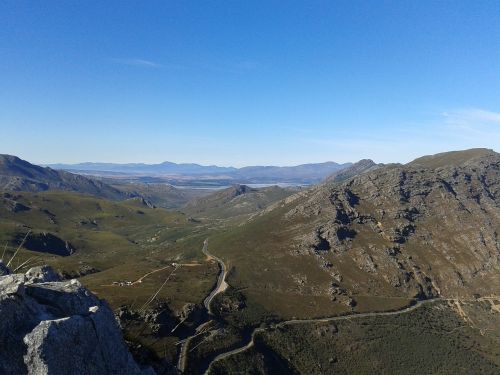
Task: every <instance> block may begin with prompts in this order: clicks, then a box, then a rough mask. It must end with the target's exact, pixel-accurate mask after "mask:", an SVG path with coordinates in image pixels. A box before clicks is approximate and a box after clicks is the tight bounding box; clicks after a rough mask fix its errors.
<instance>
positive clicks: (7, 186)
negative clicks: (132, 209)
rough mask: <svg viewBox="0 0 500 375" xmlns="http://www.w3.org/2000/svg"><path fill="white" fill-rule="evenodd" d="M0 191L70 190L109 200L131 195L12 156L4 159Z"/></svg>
mask: <svg viewBox="0 0 500 375" xmlns="http://www.w3.org/2000/svg"><path fill="white" fill-rule="evenodd" d="M0 190H5V191H31V192H38V191H46V190H67V191H74V192H79V193H84V194H91V195H95V196H99V197H102V198H107V199H124V198H127V197H130V195H129V194H127V193H124V192H122V191H120V190H118V189H115V188H113V187H111V186H109V185H106V184H104V183H102V182H100V181H97V180H94V179H90V178H87V177H84V176H80V175H77V174H73V173H69V172H64V171H56V170H54V169H51V168H43V167H39V166H37V165H34V164H31V163H29V162H27V161H25V160H22V159H19V158H18V157H16V156H12V155H0Z"/></svg>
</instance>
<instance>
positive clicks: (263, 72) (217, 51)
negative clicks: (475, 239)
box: [0, 0, 500, 166]
mask: <svg viewBox="0 0 500 375" xmlns="http://www.w3.org/2000/svg"><path fill="white" fill-rule="evenodd" d="M0 146H1V147H0V153H10V154H15V155H18V156H20V157H22V158H25V159H27V160H29V161H32V162H36V163H53V162H83V161H106V162H148V163H153V162H161V161H165V160H169V161H174V162H198V163H202V164H219V165H234V166H243V165H253V164H276V165H292V164H298V163H306V162H320V161H327V160H332V161H338V162H345V161H356V160H359V159H361V158H372V159H374V160H375V161H377V162H391V161H394V162H405V161H408V160H410V159H412V158H414V157H417V156H420V155H422V154H429V153H435V152H441V151H447V150H453V149H464V148H470V147H488V148H493V149H495V150H497V151H499V150H500V2H499V1H483V0H482V1H473V0H470V1H371V0H370V1H368V0H367V1H353V0H349V1H315V0H304V1H283V0H280V1H273V0H263V1H257V0H255V1H254V0H252V1H246V0H240V1H208V0H207V1H188V0H182V1H181V0H178V1H168V0H164V1H147V0H140V1H125V0H120V1H102V0H98V1H90V0H89V1H51V0H45V1H22V0H5V1H2V2H0Z"/></svg>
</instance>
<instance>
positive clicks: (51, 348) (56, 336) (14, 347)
mask: <svg viewBox="0 0 500 375" xmlns="http://www.w3.org/2000/svg"><path fill="white" fill-rule="evenodd" d="M1 269H2V271H1V272H2V274H4V275H3V276H0V316H1V317H2V319H0V345H1V347H2V350H1V351H0V373H2V374H55V375H57V374H103V375H104V374H117V375H118V374H130V375H133V374H154V371H153V370H152V369H150V368H148V369H141V368H140V367H139V366H138V365H137V364H136V362H135V361H134V359H133V358H132V356H131V354H130V353H129V351H128V349H127V347H126V345H125V342H124V340H123V338H122V335H121V332H120V329H119V327H118V325H117V323H116V321H115V318H114V315H113V312H112V311H111V309H110V308H109V307H108V305H107V304H106V303H105V302H103V301H101V300H99V299H98V298H96V297H95V296H94V295H93V294H92V293H90V292H89V291H88V290H87V289H85V288H84V287H83V286H82V285H81V284H80V283H79V282H78V281H77V280H71V281H60V280H59V278H58V276H57V275H56V274H55V273H54V271H52V269H50V268H49V267H35V268H32V269H30V270H29V271H28V272H27V273H26V274H8V273H9V271H8V269H6V267H1Z"/></svg>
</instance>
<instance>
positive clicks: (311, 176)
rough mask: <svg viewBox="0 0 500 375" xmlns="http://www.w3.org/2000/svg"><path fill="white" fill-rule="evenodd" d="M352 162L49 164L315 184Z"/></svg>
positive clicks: (101, 170) (86, 169) (98, 171)
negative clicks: (240, 165) (288, 164)
mask: <svg viewBox="0 0 500 375" xmlns="http://www.w3.org/2000/svg"><path fill="white" fill-rule="evenodd" d="M351 165H352V163H344V164H339V163H335V162H325V163H316V164H302V165H297V166H291V167H277V166H250V167H243V168H233V167H219V166H215V165H209V166H204V165H199V164H176V163H171V162H163V163H160V164H142V163H133V164H113V163H80V164H50V165H48V166H49V167H50V168H53V169H58V170H66V171H74V172H85V173H88V174H98V175H102V174H103V173H112V174H114V173H119V174H137V175H163V176H168V175H171V176H172V175H181V176H192V177H198V178H199V177H201V176H204V177H217V178H224V179H228V180H234V181H237V182H242V183H280V182H283V183H286V182H289V183H305V184H309V183H316V182H319V181H321V180H322V179H324V178H326V177H327V176H329V175H331V174H332V173H334V172H337V171H339V170H341V169H344V168H347V167H349V166H351Z"/></svg>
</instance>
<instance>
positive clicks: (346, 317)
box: [205, 298, 445, 375]
mask: <svg viewBox="0 0 500 375" xmlns="http://www.w3.org/2000/svg"><path fill="white" fill-rule="evenodd" d="M443 300H445V299H443V298H433V299H427V300H423V301H417V302H416V304H415V305H412V306H409V307H406V308H404V309H402V310H397V311H387V312H373V313H361V314H351V315H342V316H333V317H329V318H317V319H302V320H301V319H294V320H286V321H283V322H281V323H278V324H275V325H273V326H272V328H278V327H284V326H287V325H297V324H311V323H327V322H334V321H339V320H349V319H358V318H367V317H373V316H388V315H399V314H405V313H407V312H410V311H413V310H415V309H417V308H419V307H420V306H422V305H424V304H427V303H432V302H436V301H443ZM268 329H269V328H256V329H254V331H253V332H252V335H251V337H250V341H249V342H248V343H247V344H246V345H244V346H241V347H239V348H236V349H233V350H230V351H228V352H225V353H222V354H219V355H218V356H217V357H215V358H214V359H213V361H212V362H211V363H210V365H209V366H208V368H207V371H205V375H208V374H209V373H210V368H211V367H212V364H213V363H215V362H217V361H220V360H222V359H224V358H227V357H230V356H232V355H235V354H238V353H241V352H244V351H245V350H248V349H250V348H251V347H252V346H254V340H255V336H256V335H257V334H258V333H260V332H264V331H266V330H268Z"/></svg>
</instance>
